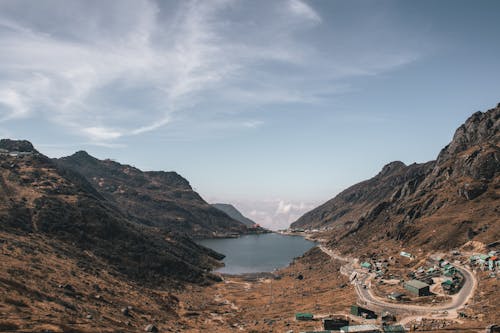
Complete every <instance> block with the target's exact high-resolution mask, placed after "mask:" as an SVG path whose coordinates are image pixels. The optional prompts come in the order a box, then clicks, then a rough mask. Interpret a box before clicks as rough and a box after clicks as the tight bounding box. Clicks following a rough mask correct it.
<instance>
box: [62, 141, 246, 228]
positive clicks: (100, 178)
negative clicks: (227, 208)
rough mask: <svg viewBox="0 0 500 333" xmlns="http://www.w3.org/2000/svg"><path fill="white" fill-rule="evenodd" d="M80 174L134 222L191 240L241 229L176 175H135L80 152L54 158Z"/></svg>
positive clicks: (131, 169)
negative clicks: (172, 232) (187, 236)
mask: <svg viewBox="0 0 500 333" xmlns="http://www.w3.org/2000/svg"><path fill="white" fill-rule="evenodd" d="M55 162H56V163H57V164H58V165H59V166H60V167H61V168H62V169H66V170H72V171H75V172H77V173H79V174H81V175H83V176H84V177H85V178H86V179H87V180H88V181H89V182H90V183H91V184H92V186H93V187H94V188H95V189H96V190H97V191H98V192H99V193H100V194H101V195H102V196H104V197H105V198H107V199H108V200H109V201H111V202H113V203H114V204H115V205H116V206H117V207H118V208H119V209H120V210H122V211H123V212H125V213H127V214H128V216H129V217H130V218H131V219H133V220H134V221H136V222H138V223H141V224H145V225H149V226H155V227H158V228H161V229H163V230H166V231H175V232H180V233H184V234H187V235H189V236H190V237H195V238H205V237H213V236H214V235H223V234H233V233H239V234H241V233H245V232H246V231H247V230H246V229H247V228H246V226H245V225H243V224H242V223H240V222H238V221H236V220H235V219H233V218H231V217H229V216H228V215H226V214H225V213H224V212H221V211H220V210H218V209H215V208H214V207H212V206H211V205H209V204H208V203H207V202H205V201H204V200H203V199H202V198H201V196H200V195H199V194H198V193H196V192H195V191H193V189H192V188H191V186H190V184H189V182H188V181H187V180H186V179H184V178H183V177H181V176H180V175H179V174H177V173H176V172H164V171H141V170H139V169H137V168H135V167H132V166H129V165H123V164H120V163H118V162H115V161H112V160H109V159H108V160H99V159H97V158H95V157H92V156H90V155H89V154H88V153H86V152H84V151H80V152H77V153H75V154H73V155H71V156H68V157H63V158H60V159H57V160H55Z"/></svg>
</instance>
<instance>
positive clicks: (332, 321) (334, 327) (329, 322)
mask: <svg viewBox="0 0 500 333" xmlns="http://www.w3.org/2000/svg"><path fill="white" fill-rule="evenodd" d="M348 325H349V320H346V319H341V318H327V319H323V328H324V329H325V330H331V331H339V330H340V328H342V327H344V326H348Z"/></svg>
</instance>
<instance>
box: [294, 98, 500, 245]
mask: <svg viewBox="0 0 500 333" xmlns="http://www.w3.org/2000/svg"><path fill="white" fill-rule="evenodd" d="M499 128H500V104H499V105H498V106H497V107H496V108H493V109H491V110H488V111H487V112H484V113H483V112H476V113H474V114H473V115H472V116H471V117H470V118H469V119H467V121H466V122H465V123H464V124H463V125H462V126H460V127H459V128H458V129H457V131H456V132H455V135H454V136H453V139H452V141H451V142H450V144H448V145H447V146H446V147H445V148H443V149H442V150H441V152H440V153H439V155H438V157H437V159H436V160H435V161H430V162H427V163H422V164H416V163H414V164H411V165H405V164H404V163H402V162H399V161H396V162H392V163H389V164H387V165H386V166H384V167H383V169H382V171H381V172H380V173H379V174H377V175H376V176H375V177H373V178H371V179H369V180H366V181H363V182H361V183H358V184H356V185H354V186H352V187H350V188H348V189H346V190H344V191H343V192H341V193H340V194H338V195H337V196H336V197H334V198H333V199H331V200H329V201H328V202H326V203H324V204H323V205H321V206H319V207H317V208H315V209H313V210H312V211H309V212H307V213H306V214H304V215H303V216H302V217H300V218H299V219H298V220H297V221H296V222H294V223H292V225H291V228H320V229H322V230H328V231H327V234H328V235H329V239H331V243H332V245H333V244H336V245H339V246H340V247H342V248H344V249H345V250H346V251H355V250H356V249H358V250H359V249H367V248H369V247H376V246H382V244H384V246H388V244H392V245H395V246H400V247H401V246H403V247H404V246H414V247H419V248H425V247H428V248H433V249H449V248H453V247H457V246H460V245H462V244H464V243H465V242H467V241H469V240H477V241H481V242H484V243H489V242H493V241H496V240H498V239H499V238H500V224H499V223H498V221H499V219H498V218H499V216H500V200H499V199H500V134H499Z"/></svg>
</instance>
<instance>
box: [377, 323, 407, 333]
mask: <svg viewBox="0 0 500 333" xmlns="http://www.w3.org/2000/svg"><path fill="white" fill-rule="evenodd" d="M382 331H383V332H384V333H404V332H405V328H404V327H403V326H402V325H385V326H382Z"/></svg>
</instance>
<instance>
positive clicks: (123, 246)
mask: <svg viewBox="0 0 500 333" xmlns="http://www.w3.org/2000/svg"><path fill="white" fill-rule="evenodd" d="M21 146H22V147H24V148H26V147H28V146H27V145H26V143H25V142H16V141H11V140H2V141H1V142H0V148H1V149H2V151H1V152H2V153H0V233H2V234H5V235H9V237H11V238H16V237H24V238H26V237H27V238H33V239H35V238H36V239H37V241H38V242H40V241H43V242H45V243H46V245H47V247H48V248H50V250H47V251H48V252H51V253H59V250H58V249H59V248H62V247H65V248H69V249H70V250H68V251H66V254H65V255H69V256H70V257H71V258H76V259H77V260H79V261H80V262H82V265H85V266H88V267H104V269H106V270H113V271H115V272H118V273H120V274H124V275H126V276H128V277H129V278H130V279H132V280H135V281H138V282H143V283H155V284H158V283H160V284H161V283H166V284H176V283H178V282H183V281H190V282H197V283H205V282H206V281H209V280H210V279H213V278H214V277H213V276H212V275H210V274H209V273H206V270H207V269H208V268H210V267H212V265H213V264H214V261H215V259H220V258H221V257H222V256H221V255H219V254H217V253H215V252H213V251H211V250H209V249H206V248H204V247H201V246H198V245H197V244H195V243H194V242H193V241H191V240H190V239H188V238H186V237H184V236H181V235H177V234H175V233H167V232H165V231H161V230H158V229H156V228H151V227H146V226H141V225H138V224H137V223H134V222H133V221H132V220H131V219H130V218H129V217H128V216H127V215H126V214H124V213H122V211H120V210H119V209H118V208H117V207H116V206H115V205H113V204H112V203H111V202H109V200H107V199H106V198H105V197H104V196H102V195H101V194H100V193H99V192H98V191H96V190H95V189H94V188H93V187H92V185H91V184H90V183H88V182H87V180H86V179H85V178H84V177H83V176H81V175H79V174H78V173H76V172H74V171H71V170H68V169H61V168H60V166H59V165H57V164H56V163H54V162H53V161H52V160H50V159H49V158H47V157H46V156H43V155H41V154H39V153H38V152H36V150H34V149H31V150H26V149H20V148H19V147H21ZM29 146H31V144H30V145H29ZM14 150H15V151H24V152H29V154H24V155H16V154H10V153H9V152H12V151H14ZM6 151H7V152H6ZM103 263H104V266H103Z"/></svg>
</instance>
